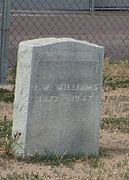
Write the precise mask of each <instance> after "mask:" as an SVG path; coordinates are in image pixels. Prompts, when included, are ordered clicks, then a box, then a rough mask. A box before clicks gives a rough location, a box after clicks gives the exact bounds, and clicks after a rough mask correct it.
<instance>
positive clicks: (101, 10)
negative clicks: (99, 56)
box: [9, 0, 129, 117]
mask: <svg viewBox="0 0 129 180" xmlns="http://www.w3.org/2000/svg"><path fill="white" fill-rule="evenodd" d="M45 37H70V38H75V39H79V40H86V41H89V42H91V43H96V44H98V45H102V46H104V47H105V61H104V96H103V103H104V105H103V108H102V109H103V110H102V111H103V113H102V115H103V116H104V117H110V116H113V117H116V116H118V117H120V116H122V117H123V116H124V117H125V116H129V109H128V107H129V101H128V99H129V98H128V95H127V94H128V93H129V90H128V86H129V80H128V79H129V1H128V0H94V1H93V0H92V1H91V0H80V1H78V0H74V1H73V0H12V4H11V25H10V33H9V66H10V67H14V66H15V65H16V62H17V61H16V60H17V47H18V43H19V42H20V41H24V40H29V39H34V38H45ZM117 87H118V88H119V89H117V90H116V88H117ZM123 87H124V89H122V90H120V89H121V88H123ZM110 88H112V89H113V90H114V91H113V92H112V91H109V89H110ZM112 97H113V98H112ZM114 97H115V100H114ZM121 97H122V99H121Z"/></svg>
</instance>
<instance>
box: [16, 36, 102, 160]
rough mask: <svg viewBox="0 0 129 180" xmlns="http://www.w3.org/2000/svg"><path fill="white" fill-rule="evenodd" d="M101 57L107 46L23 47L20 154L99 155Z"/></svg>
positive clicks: (47, 42) (48, 41) (70, 42)
mask: <svg viewBox="0 0 129 180" xmlns="http://www.w3.org/2000/svg"><path fill="white" fill-rule="evenodd" d="M103 56H104V48H103V47H100V46H98V45H95V44H90V43H88V42H86V41H78V40H74V39H69V38H60V39H56V38H45V39H36V40H30V41H25V42H21V43H20V45H19V51H18V67H17V78H16V90H15V102H14V122H13V137H14V138H15V139H16V140H17V145H16V146H15V153H16V155H18V156H23V157H25V156H28V155H35V153H38V154H41V155H47V154H49V153H52V154H56V155H62V154H97V153H98V148H99V130H100V109H101V108H100V106H101V101H100V100H101V87H102V74H103V73H102V61H103Z"/></svg>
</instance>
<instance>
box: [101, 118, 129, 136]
mask: <svg viewBox="0 0 129 180" xmlns="http://www.w3.org/2000/svg"><path fill="white" fill-rule="evenodd" d="M101 128H102V129H107V128H108V129H114V128H115V129H118V130H120V131H121V132H123V133H129V117H126V118H125V117H120V118H104V119H103V120H102V121H101Z"/></svg>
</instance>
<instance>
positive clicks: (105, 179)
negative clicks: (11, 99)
mask: <svg viewBox="0 0 129 180" xmlns="http://www.w3.org/2000/svg"><path fill="white" fill-rule="evenodd" d="M128 94H129V88H118V89H116V90H108V89H105V90H103V97H102V117H103V118H105V117H106V118H109V117H128V116H129V95H128ZM12 110H13V104H11V103H10V104H6V103H2V102H1V103H0V119H2V118H4V116H5V115H6V116H7V119H9V120H12ZM100 152H101V153H100V155H99V158H97V159H96V158H91V159H87V160H84V161H82V160H77V161H76V162H74V163H72V162H71V163H70V165H69V166H67V165H64V164H63V163H61V164H60V165H59V166H53V165H51V164H50V165H45V164H44V163H43V162H37V163H34V162H25V161H18V160H16V159H14V158H9V157H4V156H2V155H0V179H2V177H6V178H7V177H8V179H9V178H10V179H11V178H12V179H43V180H116V179H117V180H128V179H129V134H128V133H121V132H120V131H119V130H117V129H102V130H101V132H100Z"/></svg>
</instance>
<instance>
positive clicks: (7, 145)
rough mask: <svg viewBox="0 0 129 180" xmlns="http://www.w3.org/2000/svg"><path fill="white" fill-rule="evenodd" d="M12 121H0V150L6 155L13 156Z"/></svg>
mask: <svg viewBox="0 0 129 180" xmlns="http://www.w3.org/2000/svg"><path fill="white" fill-rule="evenodd" d="M11 132H12V121H7V120H6V119H5V120H3V121H0V149H1V150H2V152H3V153H4V154H7V155H12V144H13V140H12V137H11Z"/></svg>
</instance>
